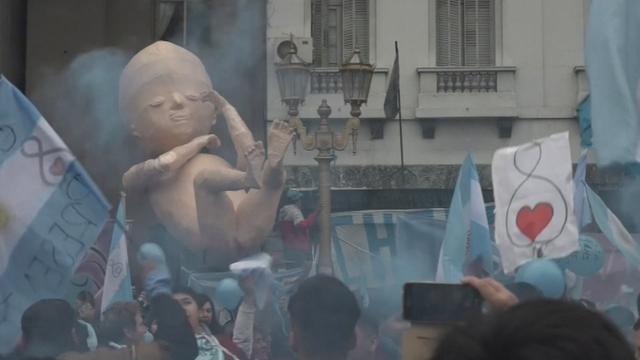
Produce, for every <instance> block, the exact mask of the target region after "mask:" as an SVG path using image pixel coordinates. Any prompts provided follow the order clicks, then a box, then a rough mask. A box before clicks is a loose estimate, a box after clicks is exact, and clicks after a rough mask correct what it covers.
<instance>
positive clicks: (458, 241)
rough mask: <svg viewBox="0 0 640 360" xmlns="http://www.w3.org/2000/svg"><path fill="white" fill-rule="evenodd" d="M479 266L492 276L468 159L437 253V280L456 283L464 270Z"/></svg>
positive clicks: (483, 213) (490, 251)
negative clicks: (438, 254) (438, 257)
mask: <svg viewBox="0 0 640 360" xmlns="http://www.w3.org/2000/svg"><path fill="white" fill-rule="evenodd" d="M474 263H475V264H477V265H480V266H481V267H482V270H484V272H486V273H487V274H491V273H493V249H492V244H491V233H490V231H489V224H488V221H487V213H486V210H485V205H484V197H483V196H482V188H481V186H480V178H479V177H478V171H477V170H476V166H475V164H474V162H473V158H472V157H471V155H467V158H466V159H465V160H464V163H463V164H462V167H461V168H460V174H459V175H458V181H457V183H456V188H455V190H454V193H453V199H452V200H451V206H450V208H449V216H448V218H447V230H446V233H445V236H444V240H443V242H442V247H441V249H440V259H439V260H438V272H437V275H436V280H437V281H440V282H451V283H457V282H460V280H462V278H463V277H464V275H465V268H466V267H468V266H470V265H473V264H474Z"/></svg>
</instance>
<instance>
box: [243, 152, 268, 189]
mask: <svg viewBox="0 0 640 360" xmlns="http://www.w3.org/2000/svg"><path fill="white" fill-rule="evenodd" d="M245 158H246V159H247V162H248V166H247V177H246V179H245V185H246V187H247V189H260V187H261V184H260V180H261V179H262V169H263V166H264V145H263V144H262V141H257V142H256V143H255V144H253V146H251V147H250V148H249V150H247V152H246V153H245Z"/></svg>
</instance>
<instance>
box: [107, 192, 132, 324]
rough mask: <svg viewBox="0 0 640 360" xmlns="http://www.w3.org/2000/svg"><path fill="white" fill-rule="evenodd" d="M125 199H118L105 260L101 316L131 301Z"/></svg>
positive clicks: (123, 197) (122, 196)
mask: <svg viewBox="0 0 640 360" xmlns="http://www.w3.org/2000/svg"><path fill="white" fill-rule="evenodd" d="M125 199H126V197H125V195H124V193H123V194H122V195H121V197H120V205H118V213H117V215H116V220H115V223H114V224H113V235H112V236H111V249H110V250H109V260H107V268H106V271H105V277H104V285H103V287H102V307H101V309H100V314H103V313H104V312H105V310H107V309H108V308H109V306H111V305H112V304H114V303H116V302H121V301H133V290H132V289H131V272H130V271H129V256H128V254H127V229H126V215H125V210H126V200H125Z"/></svg>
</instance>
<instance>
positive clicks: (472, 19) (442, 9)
mask: <svg viewBox="0 0 640 360" xmlns="http://www.w3.org/2000/svg"><path fill="white" fill-rule="evenodd" d="M436 11H437V21H436V33H437V34H436V36H437V50H436V51H437V59H436V64H437V65H438V66H493V65H495V4H494V0H437V9H436Z"/></svg>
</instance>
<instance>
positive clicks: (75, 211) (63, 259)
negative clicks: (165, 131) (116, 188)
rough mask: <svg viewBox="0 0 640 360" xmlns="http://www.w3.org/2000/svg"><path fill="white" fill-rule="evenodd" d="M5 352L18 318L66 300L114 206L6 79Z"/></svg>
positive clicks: (0, 194)
mask: <svg viewBox="0 0 640 360" xmlns="http://www.w3.org/2000/svg"><path fill="white" fill-rule="evenodd" d="M0 189H2V190H0V353H5V352H8V351H11V350H12V349H13V347H14V345H15V343H16V341H17V340H18V339H19V338H20V316H21V315H22V313H23V312H24V310H25V309H26V308H27V307H29V306H30V305H31V304H32V303H34V302H35V301H37V300H40V299H43V298H54V297H62V296H64V294H65V293H66V291H67V290H68V289H69V287H70V279H71V276H72V275H73V273H74V271H75V269H76V267H77V266H78V264H79V263H80V262H81V261H82V259H83V257H84V255H85V253H86V252H87V250H89V248H90V247H91V245H92V244H93V243H94V242H95V241H96V238H97V237H98V233H99V232H100V230H101V229H102V226H103V225H104V223H105V221H106V219H107V218H108V213H109V204H108V203H107V201H106V200H105V198H104V196H103V195H102V193H101V192H100V190H99V189H98V188H97V187H96V186H95V184H94V183H93V181H92V180H91V178H90V177H89V176H88V175H87V174H86V172H85V171H84V169H83V168H82V166H81V165H80V163H79V162H78V161H77V160H76V158H75V157H74V156H73V154H72V153H71V151H70V150H69V149H68V148H67V146H66V145H65V144H64V142H63V141H62V139H60V137H59V136H58V135H57V134H56V133H55V131H54V130H53V129H52V128H51V126H50V125H49V124H48V123H47V121H46V120H45V119H44V118H43V117H42V115H40V113H39V112H38V110H37V109H36V108H35V107H34V106H33V105H32V104H31V102H29V100H28V99H27V98H26V97H25V96H24V95H22V94H21V93H20V91H18V90H17V89H16V88H15V87H14V86H13V85H12V84H11V83H10V82H9V81H8V80H7V79H5V78H4V77H2V76H0Z"/></svg>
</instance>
